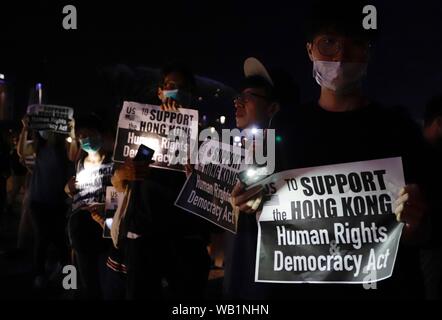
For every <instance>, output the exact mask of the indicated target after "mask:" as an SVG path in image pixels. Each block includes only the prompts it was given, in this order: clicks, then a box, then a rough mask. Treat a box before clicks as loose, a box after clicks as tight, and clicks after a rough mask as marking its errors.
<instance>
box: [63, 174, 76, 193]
mask: <svg viewBox="0 0 442 320" xmlns="http://www.w3.org/2000/svg"><path fill="white" fill-rule="evenodd" d="M75 179H76V177H71V178H70V179H69V181H68V183H66V185H65V187H64V192H66V194H67V195H68V196H69V197H70V198H72V197H73V196H74V195H75V194H76V193H77V188H76V186H75Z"/></svg>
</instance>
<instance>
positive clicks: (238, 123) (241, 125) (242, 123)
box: [236, 118, 245, 129]
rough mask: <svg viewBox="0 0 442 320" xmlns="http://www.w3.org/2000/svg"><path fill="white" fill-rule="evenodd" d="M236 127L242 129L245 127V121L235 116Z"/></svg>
mask: <svg viewBox="0 0 442 320" xmlns="http://www.w3.org/2000/svg"><path fill="white" fill-rule="evenodd" d="M236 127H237V128H238V129H244V128H245V121H244V119H243V118H236Z"/></svg>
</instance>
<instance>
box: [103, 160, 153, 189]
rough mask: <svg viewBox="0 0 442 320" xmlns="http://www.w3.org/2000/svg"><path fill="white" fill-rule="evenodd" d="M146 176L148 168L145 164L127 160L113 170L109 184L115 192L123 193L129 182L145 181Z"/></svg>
mask: <svg viewBox="0 0 442 320" xmlns="http://www.w3.org/2000/svg"><path fill="white" fill-rule="evenodd" d="M148 176H149V166H148V165H147V164H146V163H143V162H141V163H139V162H137V161H133V160H131V159H127V160H126V161H125V162H124V164H123V165H122V166H120V167H119V168H117V169H116V170H115V172H114V175H113V176H112V178H111V182H112V185H113V186H114V188H115V190H117V192H124V191H125V190H126V187H127V185H128V183H129V182H130V181H142V180H146V179H147V177H148Z"/></svg>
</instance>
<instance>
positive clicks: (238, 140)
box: [233, 137, 241, 142]
mask: <svg viewBox="0 0 442 320" xmlns="http://www.w3.org/2000/svg"><path fill="white" fill-rule="evenodd" d="M233 141H235V142H241V137H235V138H233Z"/></svg>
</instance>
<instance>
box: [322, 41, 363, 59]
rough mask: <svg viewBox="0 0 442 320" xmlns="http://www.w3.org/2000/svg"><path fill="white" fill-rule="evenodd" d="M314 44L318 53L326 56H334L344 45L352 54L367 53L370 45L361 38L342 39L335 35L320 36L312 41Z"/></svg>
mask: <svg viewBox="0 0 442 320" xmlns="http://www.w3.org/2000/svg"><path fill="white" fill-rule="evenodd" d="M314 45H316V47H317V48H318V50H319V53H320V54H321V55H323V56H326V57H334V56H336V55H337V54H338V53H339V52H340V51H341V50H342V48H343V47H344V45H345V47H346V49H347V50H349V51H350V53H352V54H357V55H360V54H366V53H368V51H369V49H370V48H371V45H370V44H369V43H368V42H367V41H366V40H363V39H351V40H347V39H343V38H341V37H336V36H322V37H320V38H319V39H318V40H316V41H314Z"/></svg>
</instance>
